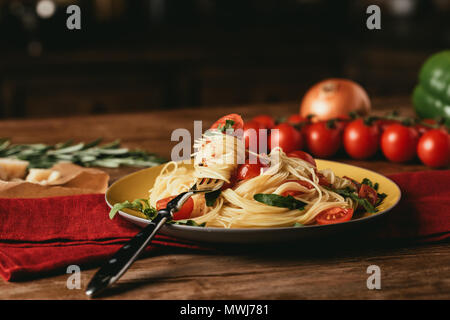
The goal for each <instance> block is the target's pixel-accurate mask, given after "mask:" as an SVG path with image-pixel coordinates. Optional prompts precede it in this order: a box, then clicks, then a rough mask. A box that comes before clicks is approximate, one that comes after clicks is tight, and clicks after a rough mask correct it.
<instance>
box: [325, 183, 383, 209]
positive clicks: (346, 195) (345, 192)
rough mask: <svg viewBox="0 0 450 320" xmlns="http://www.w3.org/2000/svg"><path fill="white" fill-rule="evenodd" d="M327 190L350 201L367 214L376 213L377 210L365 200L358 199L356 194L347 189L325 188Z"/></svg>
mask: <svg viewBox="0 0 450 320" xmlns="http://www.w3.org/2000/svg"><path fill="white" fill-rule="evenodd" d="M327 189H328V190H331V191H333V192H335V193H337V194H339V195H341V196H343V197H344V198H350V199H352V200H353V201H355V202H356V203H358V205H360V206H362V207H363V208H364V209H365V210H366V211H367V212H369V213H374V212H377V209H376V208H375V207H374V206H373V205H372V204H371V203H370V202H369V201H368V200H367V199H365V198H360V197H358V194H357V193H356V192H355V191H354V190H353V189H351V188H349V187H346V188H343V189H334V188H327Z"/></svg>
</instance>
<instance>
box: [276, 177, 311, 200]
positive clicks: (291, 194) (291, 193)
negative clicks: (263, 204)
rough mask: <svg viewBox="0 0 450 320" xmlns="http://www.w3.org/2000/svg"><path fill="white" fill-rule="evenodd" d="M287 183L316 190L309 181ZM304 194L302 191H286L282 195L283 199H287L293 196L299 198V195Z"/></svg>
mask: <svg viewBox="0 0 450 320" xmlns="http://www.w3.org/2000/svg"><path fill="white" fill-rule="evenodd" d="M286 182H297V183H298V184H299V185H301V186H304V187H305V188H307V189H310V190H311V189H312V188H314V186H313V185H312V184H311V183H309V182H308V181H303V180H287V181H286ZM303 193H304V192H302V191H300V190H286V191H284V192H283V193H282V194H281V195H282V196H283V197H287V196H293V197H295V196H298V195H301V194H303Z"/></svg>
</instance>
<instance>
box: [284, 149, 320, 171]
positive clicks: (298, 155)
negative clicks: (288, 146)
mask: <svg viewBox="0 0 450 320" xmlns="http://www.w3.org/2000/svg"><path fill="white" fill-rule="evenodd" d="M288 157H291V158H299V159H302V160H305V161H306V162H309V163H311V164H312V165H313V166H314V167H317V165H316V161H315V160H314V158H313V157H312V156H311V155H310V154H309V153H306V152H304V151H301V150H296V151H292V152H289V153H288Z"/></svg>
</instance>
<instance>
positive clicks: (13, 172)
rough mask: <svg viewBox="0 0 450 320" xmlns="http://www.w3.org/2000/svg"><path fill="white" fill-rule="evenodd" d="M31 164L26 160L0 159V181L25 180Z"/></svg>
mask: <svg viewBox="0 0 450 320" xmlns="http://www.w3.org/2000/svg"><path fill="white" fill-rule="evenodd" d="M28 165H29V162H28V161H24V160H17V159H9V158H0V180H6V181H9V180H12V179H23V178H25V175H26V173H27V168H28Z"/></svg>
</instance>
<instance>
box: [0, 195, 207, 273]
mask: <svg viewBox="0 0 450 320" xmlns="http://www.w3.org/2000/svg"><path fill="white" fill-rule="evenodd" d="M108 213H109V208H108V206H107V205H106V204H105V195H104V194H87V195H75V196H66V197H52V198H42V199H0V275H1V276H2V277H3V278H4V279H5V280H7V281H10V280H19V279H23V278H28V277H32V276H34V275H43V274H45V273H48V272H52V271H61V270H65V269H66V268H67V267H68V266H69V265H71V264H76V265H79V266H82V265H88V264H91V265H96V264H98V263H101V262H102V261H105V260H106V259H107V258H108V257H109V256H111V255H112V254H113V253H114V252H115V251H116V250H118V249H119V248H120V247H121V246H122V245H123V243H124V242H126V241H127V240H129V239H130V238H131V237H133V236H134V235H136V233H138V232H139V230H140V228H139V227H137V226H135V225H133V224H132V223H130V222H127V221H125V220H124V219H121V218H119V217H116V218H115V219H113V220H110V219H109V217H108ZM160 247H178V248H189V249H202V247H200V246H198V245H196V244H194V243H191V242H189V241H181V240H178V239H174V238H172V237H167V236H163V235H157V236H156V237H155V239H154V241H153V242H152V245H150V246H148V247H147V249H146V250H147V251H154V250H156V249H157V248H160ZM64 272H65V271H64Z"/></svg>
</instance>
